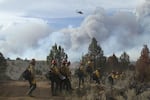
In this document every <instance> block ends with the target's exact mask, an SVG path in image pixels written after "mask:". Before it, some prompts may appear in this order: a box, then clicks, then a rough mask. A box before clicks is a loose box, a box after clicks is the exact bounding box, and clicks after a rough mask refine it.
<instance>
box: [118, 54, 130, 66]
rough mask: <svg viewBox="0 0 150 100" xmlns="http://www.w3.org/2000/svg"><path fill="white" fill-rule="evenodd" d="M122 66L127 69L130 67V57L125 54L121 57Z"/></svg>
mask: <svg viewBox="0 0 150 100" xmlns="http://www.w3.org/2000/svg"><path fill="white" fill-rule="evenodd" d="M120 64H121V67H126V68H128V67H129V64H130V57H129V55H128V54H127V53H126V52H124V53H123V54H122V55H121V56H120Z"/></svg>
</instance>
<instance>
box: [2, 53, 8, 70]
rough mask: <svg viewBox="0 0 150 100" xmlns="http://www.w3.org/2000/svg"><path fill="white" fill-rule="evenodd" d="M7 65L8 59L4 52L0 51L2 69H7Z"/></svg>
mask: <svg viewBox="0 0 150 100" xmlns="http://www.w3.org/2000/svg"><path fill="white" fill-rule="evenodd" d="M6 67H7V61H6V59H5V57H4V56H3V54H2V53H1V52H0V71H1V70H3V71H4V70H6Z"/></svg>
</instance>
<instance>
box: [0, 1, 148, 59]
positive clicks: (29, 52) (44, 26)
mask: <svg viewBox="0 0 150 100" xmlns="http://www.w3.org/2000/svg"><path fill="white" fill-rule="evenodd" d="M78 11H82V12H83V14H78V13H77V12H78ZM149 33H150V0H132V1H131V0H126V1H124V0H94V1H93V0H43V1H41V0H0V52H2V53H3V55H4V56H5V58H8V57H9V58H11V59H16V58H17V57H20V58H22V59H25V58H28V59H32V58H35V59H37V60H46V57H47V55H48V54H49V52H50V49H51V47H52V46H53V45H54V44H55V43H57V44H58V45H61V46H62V47H63V48H64V49H65V52H66V53H67V54H68V56H69V59H70V60H71V61H79V60H80V59H81V56H82V55H83V54H85V53H87V52H88V45H89V44H90V42H91V39H92V38H93V37H95V38H96V39H97V41H98V44H99V45H100V46H101V48H102V49H103V51H104V56H107V57H108V56H111V55H112V54H113V53H115V54H116V55H117V56H118V57H120V55H121V54H122V53H123V52H124V51H126V52H127V53H128V54H129V56H130V59H131V60H134V61H136V60H137V59H138V58H139V56H140V52H141V49H142V48H143V45H144V44H147V45H148V47H150V39H149V37H150V34H149Z"/></svg>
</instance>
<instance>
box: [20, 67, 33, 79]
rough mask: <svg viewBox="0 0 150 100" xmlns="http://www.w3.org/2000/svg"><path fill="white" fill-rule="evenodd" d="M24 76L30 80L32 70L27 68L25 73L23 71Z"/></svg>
mask: <svg viewBox="0 0 150 100" xmlns="http://www.w3.org/2000/svg"><path fill="white" fill-rule="evenodd" d="M22 76H23V78H24V79H25V80H30V79H31V72H30V71H29V70H28V69H26V70H25V71H24V72H23V73H22Z"/></svg>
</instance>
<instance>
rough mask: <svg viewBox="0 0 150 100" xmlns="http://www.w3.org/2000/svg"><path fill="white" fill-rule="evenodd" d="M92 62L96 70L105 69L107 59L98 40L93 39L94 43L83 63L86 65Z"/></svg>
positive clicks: (90, 46)
mask: <svg viewBox="0 0 150 100" xmlns="http://www.w3.org/2000/svg"><path fill="white" fill-rule="evenodd" d="M88 61H90V62H91V63H90V64H91V66H93V67H94V69H96V68H99V67H103V66H104V65H105V62H106V57H105V56H104V55H103V50H102V49H101V47H100V45H98V44H97V40H96V38H94V37H93V38H92V41H91V43H90V45H89V48H88V53H87V54H85V55H84V56H83V57H82V62H83V64H84V65H86V64H87V62H88Z"/></svg>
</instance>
